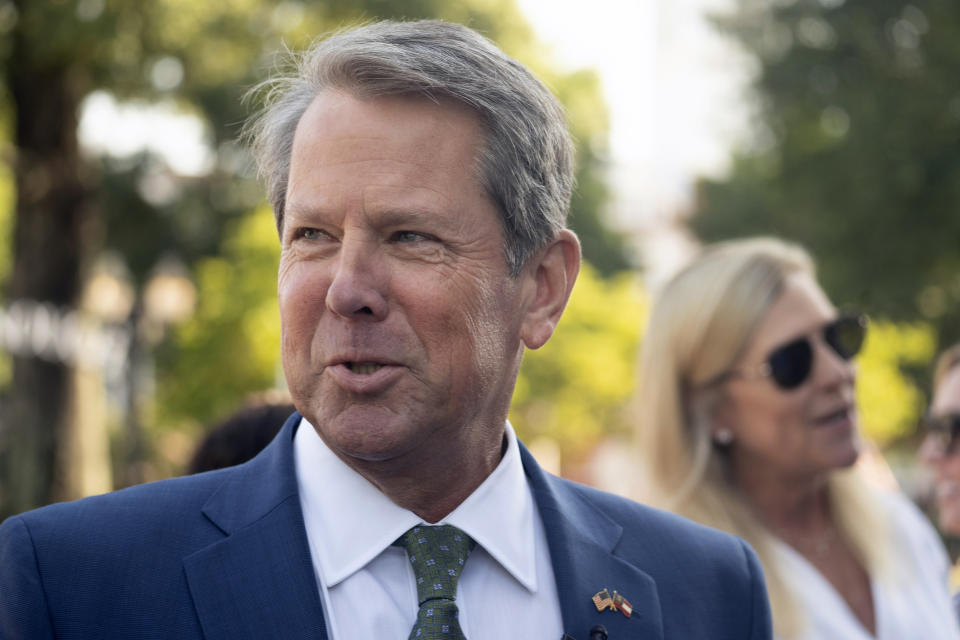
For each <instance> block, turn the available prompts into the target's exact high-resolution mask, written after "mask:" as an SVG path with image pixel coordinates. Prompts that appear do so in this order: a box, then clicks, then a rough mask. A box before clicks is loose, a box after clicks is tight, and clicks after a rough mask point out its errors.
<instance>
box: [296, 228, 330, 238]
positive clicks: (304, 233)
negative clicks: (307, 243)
mask: <svg viewBox="0 0 960 640" xmlns="http://www.w3.org/2000/svg"><path fill="white" fill-rule="evenodd" d="M297 235H298V236H299V237H301V238H303V239H305V240H319V239H321V238H323V236H325V235H326V234H325V233H324V232H323V231H321V230H320V229H311V228H305V229H300V231H299V232H298V233H297Z"/></svg>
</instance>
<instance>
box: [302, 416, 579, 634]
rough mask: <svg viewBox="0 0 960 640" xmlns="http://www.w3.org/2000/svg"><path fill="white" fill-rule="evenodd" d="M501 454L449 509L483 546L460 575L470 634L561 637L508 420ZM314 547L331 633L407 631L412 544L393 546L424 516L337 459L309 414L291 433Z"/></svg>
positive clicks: (449, 520)
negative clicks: (469, 491) (409, 550)
mask: <svg viewBox="0 0 960 640" xmlns="http://www.w3.org/2000/svg"><path fill="white" fill-rule="evenodd" d="M506 434H507V443H508V444H507V450H506V452H505V453H504V456H503V459H502V460H501V461H500V464H499V465H498V466H497V468H496V469H494V471H493V473H491V474H490V475H489V476H488V477H487V479H486V480H484V482H483V483H482V484H481V485H480V486H479V487H477V489H476V490H475V491H474V492H473V493H472V494H470V496H469V497H467V499H466V500H464V501H463V502H462V503H461V504H460V505H459V506H458V507H457V508H456V509H455V510H454V511H453V512H452V513H450V514H449V515H448V516H447V517H446V518H444V519H443V520H442V521H440V522H438V523H436V524H450V525H453V526H455V527H458V528H460V529H461V530H463V531H464V532H466V533H467V534H468V535H469V536H470V537H471V538H473V539H474V540H475V541H476V543H477V546H476V548H475V549H474V550H473V552H472V553H471V554H470V557H469V558H468V559H467V563H466V565H465V566H464V569H463V573H462V575H461V577H460V581H459V584H458V585H457V606H458V608H459V610H460V626H461V628H462V629H463V631H464V634H465V635H466V637H467V638H468V640H503V639H504V638H529V639H531V640H536V639H541V638H542V639H543V640H558V639H559V638H560V637H561V636H562V635H563V631H562V619H561V615H560V603H559V599H558V597H557V587H556V582H555V580H554V576H553V567H552V564H551V562H550V554H549V550H548V549H547V539H546V534H545V533H544V528H543V522H542V521H541V520H540V514H539V512H538V511H537V509H536V505H535V503H534V500H533V494H532V491H531V489H530V486H529V485H528V483H527V480H526V476H525V475H524V473H523V467H522V463H521V461H520V450H519V447H518V446H517V439H516V435H515V434H514V432H513V428H512V427H511V426H510V424H509V423H507V425H506ZM294 457H295V460H296V472H297V483H298V485H299V488H300V506H301V508H302V510H303V517H304V523H305V525H306V529H307V538H308V540H309V544H310V555H311V558H312V559H313V567H314V571H315V572H316V576H317V583H318V586H319V590H320V596H321V598H322V601H323V609H324V614H325V616H326V622H327V633H328V634H329V636H330V638H331V640H355V639H365V638H371V639H373V638H376V639H377V640H390V639H396V640H406V638H407V636H408V635H409V633H410V629H411V628H412V627H413V623H414V622H415V620H416V617H417V608H418V606H417V588H416V583H415V581H414V575H413V569H412V568H411V566H410V563H409V562H408V561H407V552H406V551H405V550H404V549H402V548H400V547H394V546H391V545H392V544H393V542H394V541H395V540H396V539H397V538H399V537H400V535H401V534H403V533H404V532H405V531H407V530H408V529H410V528H411V527H413V526H415V525H417V524H422V523H423V521H422V520H421V519H420V518H419V517H418V516H417V515H416V514H414V513H413V512H411V511H408V510H407V509H404V508H402V507H400V506H397V505H396V504H394V503H393V502H392V501H391V500H390V499H389V498H387V497H386V496H385V495H384V494H383V493H381V492H380V490H379V489H377V488H376V487H375V486H374V485H373V484H371V483H370V482H368V481H367V480H366V479H365V478H363V477H362V476H361V475H360V474H358V473H356V472H355V471H354V470H353V469H351V468H350V467H348V466H347V465H346V464H345V463H344V462H343V461H342V460H340V459H339V458H338V457H337V456H336V455H334V453H333V452H332V451H330V449H329V448H327V446H326V444H325V443H324V442H323V440H321V439H320V437H319V436H318V435H317V433H316V431H315V430H314V427H313V426H312V425H311V424H310V423H309V422H308V421H307V420H306V419H303V420H302V421H301V423H300V426H299V428H298V429H297V434H296V436H295V438H294Z"/></svg>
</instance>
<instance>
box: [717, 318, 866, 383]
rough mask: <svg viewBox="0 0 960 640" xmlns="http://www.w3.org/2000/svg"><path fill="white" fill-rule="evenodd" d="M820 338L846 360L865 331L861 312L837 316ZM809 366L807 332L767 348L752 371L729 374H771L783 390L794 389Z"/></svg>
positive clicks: (810, 353)
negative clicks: (758, 365) (764, 356)
mask: <svg viewBox="0 0 960 640" xmlns="http://www.w3.org/2000/svg"><path fill="white" fill-rule="evenodd" d="M821 331H822V332H823V341H824V342H826V343H827V344H828V345H829V346H830V348H831V349H833V351H834V353H836V354H837V355H838V356H840V357H841V358H843V359H844V360H849V359H850V358H852V357H853V356H855V355H857V353H858V352H859V351H860V347H862V346H863V339H864V337H865V336H866V333H867V317H866V316H865V315H847V316H840V317H839V318H837V319H836V320H834V321H833V322H829V323H827V324H826V325H824V327H823V328H822V329H821ZM812 370H813V344H812V343H811V342H810V337H809V336H803V337H800V338H797V339H796V340H791V341H790V342H788V343H786V344H784V345H781V346H779V347H777V348H776V349H774V350H773V351H771V352H770V355H768V356H767V359H766V360H765V361H764V363H763V364H762V365H760V367H758V368H757V369H755V370H754V372H753V373H752V375H751V374H750V373H745V372H742V371H733V372H731V373H730V374H729V375H730V376H732V377H741V378H767V377H769V378H771V379H773V381H774V383H775V384H776V385H777V386H778V387H780V388H781V389H783V390H785V391H786V390H790V389H796V388H797V387H799V386H800V385H802V384H803V383H804V382H805V381H806V380H807V378H808V377H810V372H811V371H812Z"/></svg>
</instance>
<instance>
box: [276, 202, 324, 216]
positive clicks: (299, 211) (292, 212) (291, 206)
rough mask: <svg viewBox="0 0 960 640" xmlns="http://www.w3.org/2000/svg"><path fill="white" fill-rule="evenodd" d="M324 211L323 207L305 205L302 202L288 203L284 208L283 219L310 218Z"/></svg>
mask: <svg viewBox="0 0 960 640" xmlns="http://www.w3.org/2000/svg"><path fill="white" fill-rule="evenodd" d="M324 210H325V207H323V206H319V205H315V204H307V203H303V202H288V203H287V205H286V207H285V208H284V217H288V216H303V217H310V216H313V215H317V214H321V213H323V212H324Z"/></svg>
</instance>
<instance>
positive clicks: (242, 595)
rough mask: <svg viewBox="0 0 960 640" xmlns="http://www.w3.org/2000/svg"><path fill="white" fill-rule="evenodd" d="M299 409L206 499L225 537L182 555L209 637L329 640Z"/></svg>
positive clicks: (209, 639)
mask: <svg viewBox="0 0 960 640" xmlns="http://www.w3.org/2000/svg"><path fill="white" fill-rule="evenodd" d="M299 421H300V415H299V414H294V415H293V416H291V417H290V419H288V420H287V422H286V424H285V425H284V427H283V429H282V430H281V431H280V433H279V434H278V435H277V437H276V438H275V439H274V441H273V442H272V443H271V444H270V445H269V446H268V447H267V448H266V449H265V450H264V451H263V453H261V454H260V455H259V456H257V457H256V458H255V459H254V460H252V461H250V462H249V463H247V464H246V465H243V466H242V467H240V468H238V469H237V470H236V472H235V473H234V474H233V475H232V476H230V479H229V480H228V481H227V482H226V483H225V484H224V485H223V487H221V488H220V490H219V491H218V492H217V493H216V494H214V495H213V496H212V497H211V498H210V500H209V501H208V502H207V504H206V505H204V508H203V512H204V514H205V515H206V516H207V518H208V519H210V521H211V522H213V523H214V524H215V525H216V526H217V527H219V528H220V529H221V530H222V531H223V532H224V534H226V537H225V538H223V539H222V540H220V541H218V542H216V543H214V544H212V545H210V546H209V547H206V548H204V549H202V550H200V551H198V552H196V553H194V554H193V555H191V556H188V557H187V558H186V559H185V560H184V570H185V571H186V575H187V581H188V583H189V585H190V593H191V595H192V596H193V601H194V605H195V607H196V610H197V615H198V617H199V618H200V623H201V626H202V627H203V632H204V635H205V636H206V638H207V640H227V639H231V640H233V639H236V638H251V639H253V638H258V639H259V638H265V637H266V638H280V637H282V638H290V639H297V638H304V639H307V638H310V639H311V640H316V639H318V638H319V639H322V640H326V638H327V634H326V625H325V623H324V617H323V608H322V606H321V604H320V595H319V590H318V586H317V580H316V576H315V574H314V571H313V563H312V561H311V558H310V550H309V546H308V542H307V535H306V530H305V528H304V524H303V514H302V513H301V511H300V500H299V495H298V491H297V481H296V474H295V470H294V462H293V446H292V440H293V434H294V432H295V431H296V426H297V424H298V423H299Z"/></svg>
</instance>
